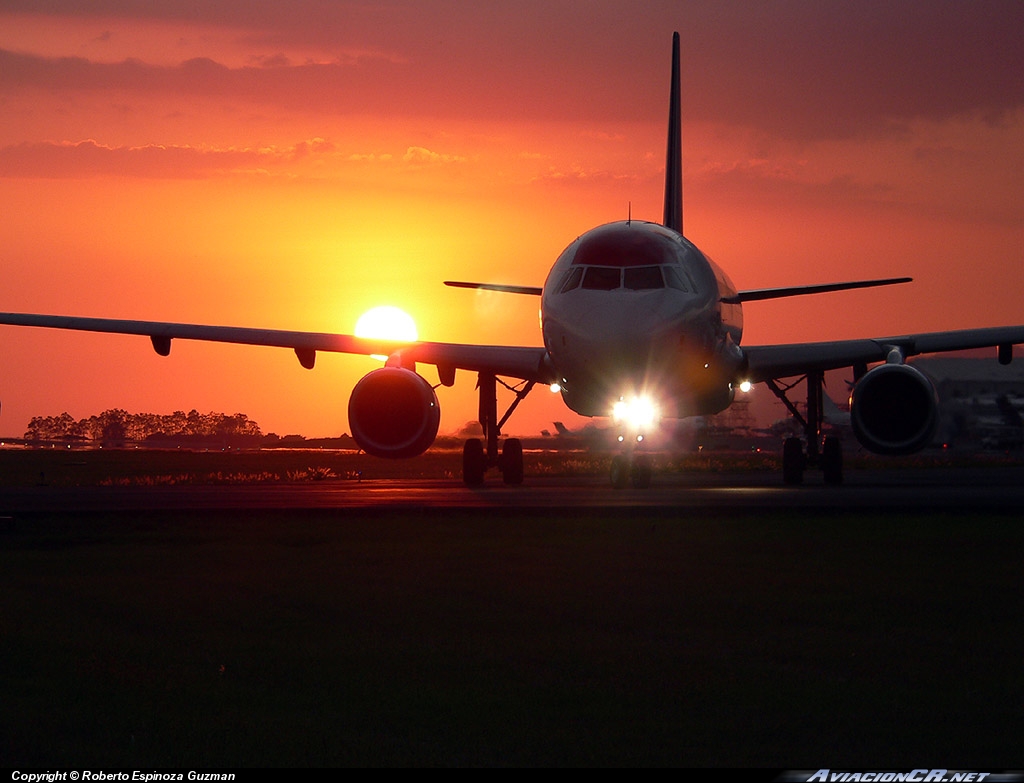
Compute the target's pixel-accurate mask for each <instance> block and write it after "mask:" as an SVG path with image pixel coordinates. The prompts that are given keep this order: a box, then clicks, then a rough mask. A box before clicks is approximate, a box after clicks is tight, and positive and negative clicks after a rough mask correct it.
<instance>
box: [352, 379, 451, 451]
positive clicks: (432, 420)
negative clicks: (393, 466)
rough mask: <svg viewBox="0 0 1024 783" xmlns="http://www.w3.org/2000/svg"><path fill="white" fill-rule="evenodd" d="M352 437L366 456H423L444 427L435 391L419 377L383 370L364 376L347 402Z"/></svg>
mask: <svg viewBox="0 0 1024 783" xmlns="http://www.w3.org/2000/svg"><path fill="white" fill-rule="evenodd" d="M348 423H349V426H350V427H351V428H352V437H353V438H355V441H356V443H358V444H359V447H360V448H362V449H363V451H365V452H366V453H367V454H372V455H373V456H375V457H385V458H388V459H400V458H403V457H415V456H418V455H420V454H422V453H423V452H424V451H426V450H427V448H428V447H429V446H430V444H431V443H433V442H434V438H435V437H437V428H438V425H439V424H440V423H441V408H440V406H439V405H438V403H437V395H436V394H434V389H433V388H432V387H431V386H430V384H429V383H427V381H425V380H424V379H423V378H422V377H421V376H420V375H417V374H416V373H414V372H413V371H412V370H406V369H404V368H401V367H382V368H380V369H379V370H374V371H373V372H370V373H368V374H366V375H364V376H363V377H362V378H361V379H360V381H359V383H357V384H356V385H355V388H354V389H352V396H351V397H349V400H348Z"/></svg>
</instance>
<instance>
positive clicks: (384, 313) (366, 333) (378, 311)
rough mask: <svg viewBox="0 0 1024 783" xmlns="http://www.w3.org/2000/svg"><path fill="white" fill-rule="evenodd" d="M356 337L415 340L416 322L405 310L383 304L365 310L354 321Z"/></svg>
mask: <svg viewBox="0 0 1024 783" xmlns="http://www.w3.org/2000/svg"><path fill="white" fill-rule="evenodd" d="M356 337H371V338H374V339H377V340H401V341H403V342H415V341H416V340H417V339H419V333H418V332H417V331H416V323H415V322H414V321H413V320H412V316H411V315H409V314H408V313H407V312H405V310H402V309H401V308H398V307H392V306H391V305H383V306H381V307H374V308H373V309H371V310H367V311H366V312H365V313H363V314H362V315H361V316H359V320H358V321H356Z"/></svg>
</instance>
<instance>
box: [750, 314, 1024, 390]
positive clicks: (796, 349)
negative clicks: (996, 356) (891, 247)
mask: <svg viewBox="0 0 1024 783" xmlns="http://www.w3.org/2000/svg"><path fill="white" fill-rule="evenodd" d="M1020 343H1024V326H996V327H990V328H984V329H963V330H960V331H953V332H925V333H923V334H908V335H902V336H900V337H881V338H872V339H866V340H837V341H833V342H821V343H792V344H788V345H756V346H750V347H747V346H744V347H743V353H744V355H745V356H746V359H747V374H746V378H747V380H749V381H751V382H753V383H756V382H758V381H764V380H768V379H771V378H787V377H791V376H794V375H803V374H804V373H807V372H811V371H815V370H820V371H824V370H836V369H839V368H842V367H852V366H854V365H856V364H872V363H875V362H884V361H885V360H886V357H887V356H888V355H889V352H890V351H891V350H892V349H893V348H898V349H899V350H900V352H901V353H902V354H903V356H904V357H910V356H916V355H917V354H922V353H939V352H941V351H965V350H968V349H971V348H988V347H999V348H1000V350H1001V351H1002V349H1003V346H1007V347H1009V346H1012V345H1017V344H1020Z"/></svg>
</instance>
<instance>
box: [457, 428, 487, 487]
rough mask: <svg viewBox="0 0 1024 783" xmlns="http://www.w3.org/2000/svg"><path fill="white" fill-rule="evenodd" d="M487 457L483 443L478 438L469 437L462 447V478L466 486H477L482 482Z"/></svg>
mask: <svg viewBox="0 0 1024 783" xmlns="http://www.w3.org/2000/svg"><path fill="white" fill-rule="evenodd" d="M486 470H487V457H486V456H485V455H484V444H483V441H481V440H480V439H479V438H471V439H470V440H467V441H466V445H465V446H463V447H462V480H463V482H464V483H465V484H466V486H467V487H479V486H480V485H481V484H483V483H484V472H485V471H486Z"/></svg>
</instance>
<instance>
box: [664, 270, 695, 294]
mask: <svg viewBox="0 0 1024 783" xmlns="http://www.w3.org/2000/svg"><path fill="white" fill-rule="evenodd" d="M664 269H665V282H667V283H668V287H669V288H677V289H679V290H680V291H685V292H686V293H688V294H692V293H694V290H695V289H694V287H693V286H692V285H688V281H687V280H686V279H685V278H684V277H683V276H682V275H681V274H680V272H679V270H678V269H676V268H675V267H671V266H666V267H665V268H664Z"/></svg>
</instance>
